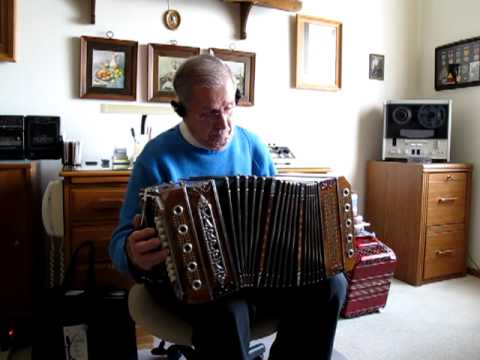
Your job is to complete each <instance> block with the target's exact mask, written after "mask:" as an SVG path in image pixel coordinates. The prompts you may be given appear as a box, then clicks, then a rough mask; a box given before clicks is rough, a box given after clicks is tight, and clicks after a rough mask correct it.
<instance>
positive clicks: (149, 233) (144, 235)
mask: <svg viewBox="0 0 480 360" xmlns="http://www.w3.org/2000/svg"><path fill="white" fill-rule="evenodd" d="M154 236H155V229H153V228H145V229H142V230H136V231H134V232H132V233H131V234H130V236H129V239H130V241H133V242H134V243H136V242H139V241H145V240H148V239H150V238H152V237H154Z"/></svg>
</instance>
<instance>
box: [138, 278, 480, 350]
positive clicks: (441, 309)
mask: <svg viewBox="0 0 480 360" xmlns="http://www.w3.org/2000/svg"><path fill="white" fill-rule="evenodd" d="M273 339H274V335H272V336H269V337H267V338H264V339H261V340H260V341H261V342H263V343H264V344H265V346H266V347H267V352H268V349H269V348H270V345H271V343H272V341H273ZM335 349H336V351H335V354H334V356H333V359H332V360H346V359H348V360H477V359H480V279H478V278H475V277H473V276H466V277H462V278H457V279H451V280H445V281H439V282H435V283H431V284H426V285H422V286H418V287H416V286H411V285H408V284H406V283H403V282H401V281H398V280H396V279H393V280H392V285H391V289H390V293H389V297H388V301H387V306H386V307H385V308H384V309H383V310H382V311H380V312H379V313H374V314H369V315H364V316H360V317H357V318H352V319H341V320H340V321H339V324H338V330H337V336H336V339H335ZM139 354H140V356H139V360H153V359H155V357H152V356H150V355H149V352H148V351H146V350H144V351H141V352H139ZM267 358H268V356H266V357H265V359H267ZM157 359H158V358H157ZM311 359H315V356H312V358H311ZM308 360H310V359H308Z"/></svg>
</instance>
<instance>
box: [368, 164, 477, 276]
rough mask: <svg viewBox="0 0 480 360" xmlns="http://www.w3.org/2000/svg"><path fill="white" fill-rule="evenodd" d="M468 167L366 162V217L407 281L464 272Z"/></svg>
mask: <svg viewBox="0 0 480 360" xmlns="http://www.w3.org/2000/svg"><path fill="white" fill-rule="evenodd" d="M471 173H472V166H471V165H470V164H416V163H399V162H384V161H370V162H368V170H367V189H366V207H365V215H366V219H367V221H369V222H370V223H371V224H372V230H373V231H375V233H376V234H377V235H378V236H379V237H380V239H382V241H384V242H385V243H386V244H387V245H389V246H390V247H391V248H392V249H393V250H394V251H395V253H396V254H397V258H398V263H397V269H396V272H395V277H397V278H398V279H400V280H403V281H406V282H408V283H410V284H414V285H420V284H422V283H424V282H427V281H434V280H439V279H444V278H447V277H452V276H459V275H464V274H465V273H466V254H467V249H468V229H469V210H470V189H471Z"/></svg>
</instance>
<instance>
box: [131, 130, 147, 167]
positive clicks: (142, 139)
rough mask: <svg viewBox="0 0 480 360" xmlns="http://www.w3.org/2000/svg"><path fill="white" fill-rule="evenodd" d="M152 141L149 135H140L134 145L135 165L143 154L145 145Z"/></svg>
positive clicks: (133, 161)
mask: <svg viewBox="0 0 480 360" xmlns="http://www.w3.org/2000/svg"><path fill="white" fill-rule="evenodd" d="M149 141H150V138H149V136H148V135H139V136H137V137H136V138H135V141H134V143H133V153H132V163H135V161H136V160H137V157H138V156H139V155H140V154H141V153H142V151H143V148H144V147H145V145H146V144H147V143H148V142H149Z"/></svg>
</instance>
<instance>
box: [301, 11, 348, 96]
mask: <svg viewBox="0 0 480 360" xmlns="http://www.w3.org/2000/svg"><path fill="white" fill-rule="evenodd" d="M296 51H297V53H296V58H297V63H296V77H295V87H297V88H302V89H318V90H329V91H337V90H339V89H340V88H341V68H342V23H340V22H338V21H334V20H327V19H322V18H317V17H313V16H305V15H297V47H296Z"/></svg>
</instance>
